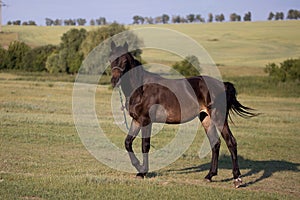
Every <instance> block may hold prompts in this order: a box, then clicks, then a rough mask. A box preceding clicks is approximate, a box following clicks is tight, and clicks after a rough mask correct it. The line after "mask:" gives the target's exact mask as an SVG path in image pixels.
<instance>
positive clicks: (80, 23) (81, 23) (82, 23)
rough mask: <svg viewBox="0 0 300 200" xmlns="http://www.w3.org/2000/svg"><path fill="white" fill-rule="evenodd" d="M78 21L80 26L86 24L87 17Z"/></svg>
mask: <svg viewBox="0 0 300 200" xmlns="http://www.w3.org/2000/svg"><path fill="white" fill-rule="evenodd" d="M76 21H77V24H78V26H84V25H85V24H86V19H83V18H79V19H77V20H76Z"/></svg>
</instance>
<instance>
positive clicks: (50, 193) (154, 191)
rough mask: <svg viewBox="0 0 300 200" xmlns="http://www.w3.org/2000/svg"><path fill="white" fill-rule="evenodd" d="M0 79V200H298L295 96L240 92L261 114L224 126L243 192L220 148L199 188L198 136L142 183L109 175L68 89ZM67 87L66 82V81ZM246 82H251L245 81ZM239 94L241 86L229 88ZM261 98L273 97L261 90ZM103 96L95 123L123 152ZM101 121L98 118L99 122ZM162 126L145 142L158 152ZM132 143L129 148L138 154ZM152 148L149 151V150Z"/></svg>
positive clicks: (203, 166) (204, 164)
mask: <svg viewBox="0 0 300 200" xmlns="http://www.w3.org/2000/svg"><path fill="white" fill-rule="evenodd" d="M20 76H21V75H20V74H19V75H12V74H7V73H6V74H3V73H2V74H0V87H1V90H0V123H1V129H0V144H1V151H0V160H1V162H0V196H1V199H137V198H143V199H183V198H187V199H202V198H206V199H241V198H243V199H298V198H299V196H300V185H299V184H300V179H299V169H300V168H299V167H300V166H299V164H300V160H299V153H300V151H299V148H298V146H299V142H300V140H299V138H300V137H299V127H300V120H299V119H300V113H299V108H300V100H299V96H298V97H296V96H293V95H291V96H289V97H280V96H281V95H277V94H276V93H275V92H270V94H268V95H266V94H265V92H264V91H265V89H264V88H260V87H258V86H253V87H257V90H261V92H259V93H257V94H254V95H253V94H252V92H251V90H249V91H250V92H247V91H248V90H245V91H243V92H241V93H240V95H239V99H240V101H241V102H242V103H243V104H245V105H247V106H250V107H253V108H256V109H257V110H258V111H259V112H261V113H262V115H260V116H259V117H257V118H253V119H250V120H244V119H240V118H237V117H234V121H235V124H236V125H235V126H234V125H231V127H232V131H233V133H234V135H235V136H236V139H237V141H238V148H239V159H240V166H241V172H242V174H243V181H244V183H245V187H243V188H240V189H238V190H236V189H234V188H233V184H232V180H231V177H232V175H231V161H230V156H229V153H228V150H227V148H226V147H225V145H224V144H225V143H224V141H223V142H222V147H221V156H220V166H219V175H218V176H216V177H215V179H214V180H215V181H214V182H212V183H207V182H205V181H204V180H203V177H204V176H205V175H206V173H207V172H208V169H209V160H210V156H209V155H208V156H207V157H205V158H204V159H199V158H198V151H199V148H200V144H201V141H202V140H203V138H204V131H203V130H202V129H199V131H198V134H197V136H196V138H195V140H194V142H193V144H192V145H191V146H190V148H189V149H188V150H187V151H186V152H185V153H184V155H183V156H181V157H180V158H179V159H178V160H177V161H176V162H174V163H172V164H171V165H169V166H167V167H165V168H163V169H161V170H158V171H154V172H151V173H150V176H149V177H148V178H146V179H145V180H136V179H134V178H133V177H134V174H129V173H125V172H120V171H116V170H113V169H110V168H109V167H107V166H105V165H103V164H102V163H100V162H99V161H97V160H96V159H95V158H94V157H93V156H92V155H91V154H89V153H88V151H87V150H86V149H85V147H84V146H83V144H82V143H81V140H80V138H79V136H78V134H77V132H76V129H75V126H74V123H73V119H72V89H73V84H72V83H70V82H61V81H47V80H43V81H40V80H23V79H18V78H20ZM66 79H68V78H66ZM249 80H250V81H251V78H250V79H249ZM235 81H236V86H237V88H239V89H241V88H244V87H246V86H247V85H244V86H241V83H242V81H241V80H235ZM268 90H271V91H272V90H273V89H272V88H271V89H268ZM110 98H111V90H110V89H109V87H108V86H99V87H98V89H97V95H96V107H97V115H98V117H99V120H100V123H101V125H103V124H104V125H105V127H104V128H105V129H106V131H109V134H108V136H109V138H110V139H111V140H112V141H114V142H115V143H116V145H118V146H120V147H121V148H124V146H123V140H124V137H125V135H124V133H122V132H121V131H120V130H119V129H118V128H117V127H116V125H114V124H113V118H112V115H111V112H110V110H111V108H110ZM103 115H105V116H103ZM174 131H175V129H174V126H165V127H164V129H163V132H161V133H159V134H158V135H156V136H155V137H154V138H153V139H152V144H153V146H154V147H155V148H159V147H160V145H161V144H162V143H163V142H161V141H168V140H169V139H170V138H168V137H172V136H173V135H174ZM139 142H140V140H139V139H137V140H136V142H135V148H136V149H139V148H140V143H139ZM155 148H152V151H154V150H155Z"/></svg>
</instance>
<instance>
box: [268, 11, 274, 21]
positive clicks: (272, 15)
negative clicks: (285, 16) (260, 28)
mask: <svg viewBox="0 0 300 200" xmlns="http://www.w3.org/2000/svg"><path fill="white" fill-rule="evenodd" d="M274 16H275V15H274V13H273V12H270V13H269V17H268V20H272V19H273V18H274Z"/></svg>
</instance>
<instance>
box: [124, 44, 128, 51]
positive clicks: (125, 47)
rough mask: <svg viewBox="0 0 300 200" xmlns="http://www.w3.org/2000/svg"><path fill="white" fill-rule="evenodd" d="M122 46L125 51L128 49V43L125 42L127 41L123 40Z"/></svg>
mask: <svg viewBox="0 0 300 200" xmlns="http://www.w3.org/2000/svg"><path fill="white" fill-rule="evenodd" d="M123 48H124V49H125V50H126V51H128V43H127V42H125V44H124V45H123Z"/></svg>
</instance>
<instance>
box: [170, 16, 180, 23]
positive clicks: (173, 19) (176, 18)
mask: <svg viewBox="0 0 300 200" xmlns="http://www.w3.org/2000/svg"><path fill="white" fill-rule="evenodd" d="M172 22H173V23H174V24H175V23H180V15H173V16H172Z"/></svg>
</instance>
